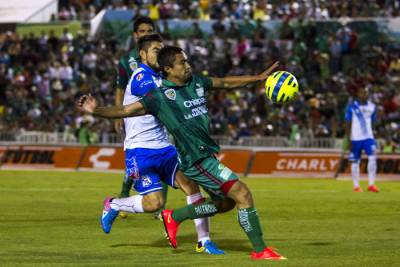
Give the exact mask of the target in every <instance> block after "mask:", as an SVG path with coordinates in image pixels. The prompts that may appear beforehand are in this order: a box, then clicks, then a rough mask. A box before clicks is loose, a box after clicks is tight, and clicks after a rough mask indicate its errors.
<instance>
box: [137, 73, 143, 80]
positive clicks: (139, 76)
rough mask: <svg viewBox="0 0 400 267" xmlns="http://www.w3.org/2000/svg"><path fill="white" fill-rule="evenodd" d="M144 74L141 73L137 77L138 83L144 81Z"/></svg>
mask: <svg viewBox="0 0 400 267" xmlns="http://www.w3.org/2000/svg"><path fill="white" fill-rule="evenodd" d="M143 76H144V75H143V73H139V74H138V75H137V76H136V81H140V80H141V79H143Z"/></svg>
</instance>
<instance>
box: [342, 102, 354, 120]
mask: <svg viewBox="0 0 400 267" xmlns="http://www.w3.org/2000/svg"><path fill="white" fill-rule="evenodd" d="M352 116H353V111H352V109H351V105H347V107H346V112H345V114H344V120H345V121H346V122H351V119H352Z"/></svg>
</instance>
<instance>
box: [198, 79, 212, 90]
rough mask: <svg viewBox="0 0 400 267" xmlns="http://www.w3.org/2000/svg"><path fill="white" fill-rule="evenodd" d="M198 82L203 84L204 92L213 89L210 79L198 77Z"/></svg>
mask: <svg viewBox="0 0 400 267" xmlns="http://www.w3.org/2000/svg"><path fill="white" fill-rule="evenodd" d="M199 78H200V80H201V81H202V83H203V84H204V89H205V90H207V91H208V90H210V89H212V87H213V83H212V80H211V78H209V77H206V76H199Z"/></svg>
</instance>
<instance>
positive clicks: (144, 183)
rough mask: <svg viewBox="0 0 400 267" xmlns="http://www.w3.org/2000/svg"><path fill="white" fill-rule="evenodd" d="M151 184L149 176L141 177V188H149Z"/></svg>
mask: <svg viewBox="0 0 400 267" xmlns="http://www.w3.org/2000/svg"><path fill="white" fill-rule="evenodd" d="M152 184H153V183H152V182H151V179H150V177H149V176H147V175H144V176H142V186H143V187H149V186H150V185H152Z"/></svg>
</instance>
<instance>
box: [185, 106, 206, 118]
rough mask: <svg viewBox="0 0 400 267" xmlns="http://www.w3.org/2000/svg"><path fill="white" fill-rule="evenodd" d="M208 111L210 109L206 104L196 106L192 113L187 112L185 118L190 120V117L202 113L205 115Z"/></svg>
mask: <svg viewBox="0 0 400 267" xmlns="http://www.w3.org/2000/svg"><path fill="white" fill-rule="evenodd" d="M207 113H208V110H207V107H206V106H200V107H196V108H193V109H192V113H191V114H185V119H186V120H189V119H192V118H194V117H197V116H201V115H204V114H207Z"/></svg>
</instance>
